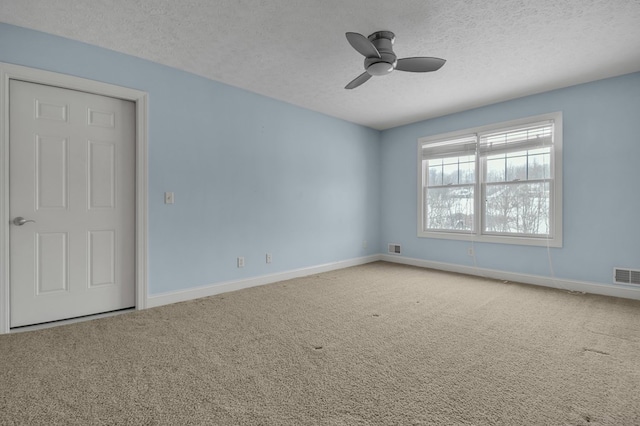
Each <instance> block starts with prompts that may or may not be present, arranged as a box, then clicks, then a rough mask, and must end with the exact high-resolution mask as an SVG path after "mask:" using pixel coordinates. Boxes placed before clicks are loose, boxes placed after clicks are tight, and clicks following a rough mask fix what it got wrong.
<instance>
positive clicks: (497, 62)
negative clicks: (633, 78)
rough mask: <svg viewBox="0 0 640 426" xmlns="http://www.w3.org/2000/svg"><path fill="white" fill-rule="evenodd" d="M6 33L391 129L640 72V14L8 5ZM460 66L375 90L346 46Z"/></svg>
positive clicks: (373, 2)
mask: <svg viewBox="0 0 640 426" xmlns="http://www.w3.org/2000/svg"><path fill="white" fill-rule="evenodd" d="M0 21H1V22H5V23H9V24H14V25H18V26H22V27H27V28H32V29H36V30H39V31H44V32H47V33H50V34H55V35H59V36H63V37H67V38H71V39H75V40H80V41H83V42H86V43H90V44H94V45H98V46H102V47H106V48H108V49H112V50H116V51H119V52H123V53H127V54H130V55H134V56H138V57H141V58H145V59H149V60H152V61H155V62H159V63H162V64H166V65H169V66H172V67H175V68H179V69H183V70H186V71H189V72H192V73H195V74H199V75H201V76H205V77H207V78H210V79H213V80H217V81H221V82H224V83H227V84H230V85H233V86H237V87H241V88H244V89H247V90H250V91H253V92H256V93H260V94H263V95H266V96H269V97H272V98H276V99H280V100H283V101H286V102H289V103H292V104H294V105H298V106H301V107H304V108H308V109H311V110H314V111H318V112H322V113H325V114H328V115H331V116H335V117H340V118H342V119H345V120H348V121H352V122H355V123H359V124H362V125H365V126H369V127H372V128H375V129H386V128H390V127H394V126H398V125H401V124H406V123H410V122H414V121H419V120H422V119H426V118H432V117H436V116H441V115H444V114H448V113H452V112H456V111H461V110H465V109H469V108H472V107H477V106H481V105H486V104H490V103H494V102H497V101H502V100H507V99H512V98H516V97H520V96H523V95H528V94H532V93H538V92H543V91H546V90H550V89H555V88H560V87H565V86H569V85H573V84H577V83H582V82H587V81H592V80H597V79H601V78H606V77H611V76H616V75H621V74H626V73H630V72H635V71H640V24H639V23H640V0H561V1H559V0H402V1H393V0H386V1H382V0H180V1H177V0H135V1H132V0H85V1H78V0H0ZM377 30H390V31H393V32H394V33H395V34H396V42H395V48H394V50H395V52H396V54H397V55H398V57H399V58H401V57H406V56H435V57H441V58H445V59H447V63H446V64H445V66H444V67H443V68H442V69H441V70H440V71H437V72H434V73H427V74H415V73H406V72H400V71H395V72H393V73H391V74H390V75H387V76H384V77H374V78H372V79H371V80H369V81H368V82H367V83H365V84H364V85H363V86H360V87H359V88H356V89H354V90H345V89H344V86H345V85H346V84H347V83H348V82H349V81H351V80H352V79H353V78H355V77H356V76H357V75H359V74H360V73H362V72H363V68H362V67H363V65H362V64H363V61H362V56H360V55H359V54H358V53H357V52H356V51H355V50H353V49H352V48H351V46H350V45H349V44H348V43H347V41H346V39H345V36H344V34H345V32H347V31H354V32H359V33H362V34H363V35H365V36H367V35H369V34H370V33H372V32H374V31H377Z"/></svg>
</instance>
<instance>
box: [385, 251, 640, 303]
mask: <svg viewBox="0 0 640 426" xmlns="http://www.w3.org/2000/svg"><path fill="white" fill-rule="evenodd" d="M381 260H383V261H385V262H392V263H400V264H403V265H411V266H419V267H421V268H429V269H438V270H440V271H448V272H457V273H460V274H466V275H475V276H479V277H485V278H492V279H496V280H503V281H511V282H517V283H523V284H533V285H537V286H542V287H551V288H555V289H559V290H565V291H575V292H581V293H591V294H600V295H603V296H612V297H620V298H624V299H635V300H640V288H637V287H631V286H623V285H614V284H611V285H607V284H599V283H593V282H587V281H575V280H567V279H563V278H553V277H545V276H541V275H530V274H521V273H518V272H507V271H500V270H497V269H485V268H477V267H474V266H464V265H456V264H453V263H445V262H434V261H431V260H423V259H415V258H410V257H404V256H389V255H382V256H381Z"/></svg>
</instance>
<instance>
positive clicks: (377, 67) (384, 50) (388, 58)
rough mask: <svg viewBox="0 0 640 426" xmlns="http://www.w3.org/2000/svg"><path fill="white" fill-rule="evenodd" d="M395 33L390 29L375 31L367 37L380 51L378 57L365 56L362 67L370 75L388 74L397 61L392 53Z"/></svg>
mask: <svg viewBox="0 0 640 426" xmlns="http://www.w3.org/2000/svg"><path fill="white" fill-rule="evenodd" d="M395 37H396V36H395V34H393V33H392V32H391V31H377V32H375V33H373V34H371V35H370V36H369V37H368V39H369V41H371V43H372V44H373V45H374V46H375V47H376V49H378V52H380V57H379V58H365V60H364V69H365V70H366V71H367V73H369V74H371V75H385V74H389V73H390V72H391V71H393V70H394V69H395V67H396V64H397V62H398V60H397V57H396V54H395V53H393V42H394V41H395Z"/></svg>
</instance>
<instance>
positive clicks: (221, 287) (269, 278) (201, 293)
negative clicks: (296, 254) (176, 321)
mask: <svg viewBox="0 0 640 426" xmlns="http://www.w3.org/2000/svg"><path fill="white" fill-rule="evenodd" d="M378 260H381V256H380V255H379V254H375V255H372V256H366V257H358V258H355V259H349V260H342V261H339V262H332V263H325V264H323V265H317V266H311V267H308V268H300V269H294V270H291V271H285V272H280V273H277V274H269V275H262V276H259V277H252V278H247V279H244V280H237V281H226V282H221V283H216V284H211V285H207V286H204V287H197V288H192V289H187V290H180V291H172V292H168V293H162V294H157V295H153V296H149V297H147V301H146V307H147V308H153V307H156V306H162V305H168V304H170V303H176V302H184V301H186V300H192V299H198V298H200V297H207V296H213V295H216V294H220V293H226V292H229V291H236V290H241V289H243V288H249V287H256V286H259V285H265V284H271V283H275V282H278V281H285V280H290V279H293V278H300V277H306V276H308V275H313V274H319V273H322V272H329V271H335V270H337V269H343V268H348V267H350V266H357V265H364V264H365V263H371V262H376V261H378Z"/></svg>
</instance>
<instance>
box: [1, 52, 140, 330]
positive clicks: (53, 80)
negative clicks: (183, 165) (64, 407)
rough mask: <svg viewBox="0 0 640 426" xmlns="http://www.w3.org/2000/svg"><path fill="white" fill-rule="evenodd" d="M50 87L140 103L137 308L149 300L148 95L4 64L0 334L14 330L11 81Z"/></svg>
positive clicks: (2, 78) (137, 194) (137, 187)
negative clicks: (10, 251) (10, 134)
mask: <svg viewBox="0 0 640 426" xmlns="http://www.w3.org/2000/svg"><path fill="white" fill-rule="evenodd" d="M11 79H16V80H21V81H27V82H31V83H38V84H47V85H50V86H57V87H62V88H65V89H72V90H78V91H82V92H87V93H95V94H97V95H103V96H109V97H112V98H119V99H124V100H128V101H133V102H135V104H136V249H135V250H136V309H144V308H145V307H146V300H147V288H148V285H147V279H148V276H147V219H148V205H147V200H148V196H147V194H148V179H147V170H148V169H147V167H148V166H147V164H148V163H147V146H148V141H147V138H148V135H147V98H148V95H147V93H145V92H142V91H139V90H135V89H130V88H126V87H120V86H115V85H112V84H108V83H102V82H98V81H94V80H87V79H84V78H80V77H74V76H70V75H65V74H58V73H54V72H49V71H43V70H39V69H35V68H28V67H23V66H19V65H13V64H7V63H3V62H0V129H2V131H1V132H0V155H1V156H2V160H1V161H0V241H1V242H0V271H2V272H1V273H0V334H3V333H8V332H9V329H10V318H11V316H10V311H9V310H10V298H9V156H8V153H9V126H8V124H9V80H11Z"/></svg>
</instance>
